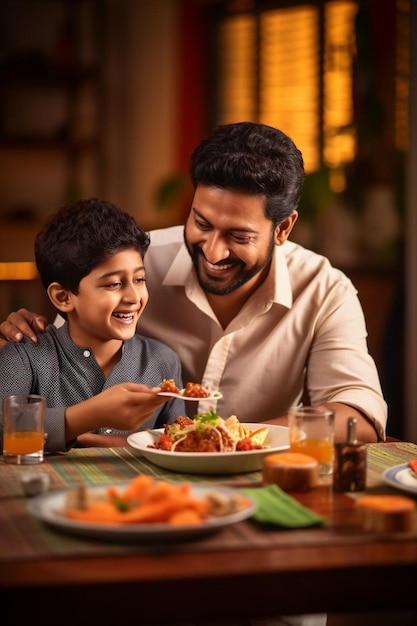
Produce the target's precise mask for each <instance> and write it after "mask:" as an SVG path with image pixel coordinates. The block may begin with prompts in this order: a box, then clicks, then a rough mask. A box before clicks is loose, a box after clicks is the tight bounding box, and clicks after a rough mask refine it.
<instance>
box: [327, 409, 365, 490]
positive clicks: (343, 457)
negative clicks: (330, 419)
mask: <svg viewBox="0 0 417 626" xmlns="http://www.w3.org/2000/svg"><path fill="white" fill-rule="evenodd" d="M365 487H366V445H365V444H364V443H361V442H359V441H358V440H357V439H356V418H354V417H349V418H348V422H347V441H344V442H343V443H336V444H335V459H334V470H333V489H334V490H335V491H364V489H365Z"/></svg>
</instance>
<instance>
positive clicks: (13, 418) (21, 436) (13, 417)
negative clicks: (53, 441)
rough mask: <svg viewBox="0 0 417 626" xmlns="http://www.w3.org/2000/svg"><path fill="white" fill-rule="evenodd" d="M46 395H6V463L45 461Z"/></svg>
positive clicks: (4, 401)
mask: <svg viewBox="0 0 417 626" xmlns="http://www.w3.org/2000/svg"><path fill="white" fill-rule="evenodd" d="M45 413H46V399H45V398H44V397H43V396H37V395H35V394H17V395H12V396H7V397H6V398H3V458H4V462H5V463H15V464H17V465H31V464H34V463H42V461H43V451H44V443H45Z"/></svg>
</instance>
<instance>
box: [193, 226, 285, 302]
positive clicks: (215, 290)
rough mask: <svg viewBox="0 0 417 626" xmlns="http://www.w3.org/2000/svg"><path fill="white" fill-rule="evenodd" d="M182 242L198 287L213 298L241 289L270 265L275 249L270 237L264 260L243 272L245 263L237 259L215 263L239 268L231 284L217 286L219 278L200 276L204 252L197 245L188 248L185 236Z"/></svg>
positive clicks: (272, 239)
mask: <svg viewBox="0 0 417 626" xmlns="http://www.w3.org/2000/svg"><path fill="white" fill-rule="evenodd" d="M184 241H185V245H186V247H187V250H188V253H189V255H190V257H191V260H192V263H193V267H194V270H195V273H196V275H197V280H198V282H199V284H200V287H201V288H202V289H203V291H206V292H207V293H211V294H213V295H215V296H227V295H228V294H229V293H232V292H233V291H236V289H239V287H242V285H244V284H246V283H247V282H248V281H250V280H251V279H252V278H253V277H254V276H256V275H257V274H259V273H260V272H262V270H264V269H265V268H266V267H267V266H268V265H269V264H270V262H271V259H272V255H273V252H274V247H275V244H274V237H273V236H272V238H271V242H270V245H269V248H268V251H267V254H266V256H265V258H264V260H263V261H260V262H258V263H256V264H255V265H253V266H252V267H251V268H249V269H246V270H245V268H246V265H245V263H243V261H240V260H239V259H229V258H228V259H224V260H222V261H219V263H217V264H216V265H222V264H225V263H227V264H228V265H233V266H235V267H236V266H240V268H241V272H240V274H239V275H238V276H237V277H236V278H235V279H234V280H232V281H231V282H228V283H227V284H226V285H218V284H216V282H220V281H221V280H222V279H221V277H219V279H216V277H212V276H210V278H209V279H207V278H204V277H203V276H202V275H201V272H200V267H199V257H200V256H201V257H203V258H205V256H204V252H203V250H202V249H201V247H200V246H198V245H194V246H192V247H190V246H189V245H188V242H187V240H186V239H185V236H184Z"/></svg>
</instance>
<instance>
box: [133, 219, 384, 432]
mask: <svg viewBox="0 0 417 626" xmlns="http://www.w3.org/2000/svg"><path fill="white" fill-rule="evenodd" d="M183 230H184V229H183V226H174V227H172V228H165V229H161V230H155V231H152V232H151V246H150V248H149V250H148V252H147V253H146V256H145V268H146V278H147V284H148V289H149V294H150V298H149V302H148V305H147V308H146V310H145V311H144V313H143V315H142V317H141V318H140V320H139V327H138V330H139V332H140V333H141V334H144V335H147V336H150V337H155V338H157V339H159V340H160V341H163V342H165V343H167V344H168V345H169V346H171V347H172V348H173V349H174V350H175V351H176V352H177V353H178V354H179V356H180V359H181V362H182V367H183V380H184V383H186V382H188V381H193V382H200V381H201V382H202V383H203V384H204V385H206V386H207V387H209V388H211V389H213V390H215V389H219V390H220V391H221V392H222V393H223V398H221V399H219V400H217V402H213V401H210V402H207V401H201V402H199V403H198V407H197V404H196V403H193V405H192V406H191V408H190V411H191V412H192V414H191V417H192V416H193V415H195V414H196V413H197V412H202V411H206V410H208V408H209V407H210V406H213V408H216V410H217V412H218V413H219V414H220V415H221V416H222V417H224V418H227V417H228V416H229V415H231V414H235V415H237V417H238V418H239V420H240V421H242V422H264V421H266V420H269V419H273V418H276V417H279V416H281V415H285V414H286V413H287V411H288V409H289V408H290V407H291V406H293V405H296V404H298V403H299V402H300V400H301V396H302V394H303V388H304V385H305V386H306V389H307V391H308V394H309V397H310V402H311V404H323V403H326V402H342V403H345V404H348V405H351V406H353V407H355V408H357V409H359V410H360V411H362V412H363V413H364V414H365V415H367V417H368V418H369V419H370V420H371V421H372V422H374V423H375V425H376V428H377V430H378V432H379V435H380V437H381V438H383V437H384V433H385V426H386V420H387V406H386V403H385V401H384V399H383V396H382V392H381V386H380V382H379V377H378V373H377V370H376V366H375V363H374V361H373V359H372V357H371V356H370V355H369V353H368V349H367V331H366V325H365V320H364V315H363V311H362V308H361V305H360V302H359V299H358V296H357V291H356V289H355V288H354V286H353V285H352V283H351V281H350V280H349V279H348V278H347V276H345V275H344V274H343V273H342V272H341V271H339V270H337V269H335V268H334V267H332V266H331V265H330V263H329V261H328V260H327V259H326V258H324V257H323V256H320V255H318V254H316V253H314V252H311V251H310V250H306V249H305V248H303V247H301V246H299V245H297V244H295V243H292V242H290V241H287V242H286V243H285V244H284V245H283V246H280V247H278V246H276V247H275V253H274V257H273V261H272V265H271V270H270V273H269V275H268V277H267V279H266V280H265V282H264V283H263V284H262V286H261V287H260V288H259V289H258V290H257V291H256V292H255V293H254V294H253V295H252V296H251V297H250V299H249V300H248V301H247V302H246V304H245V305H244V307H243V308H242V310H241V311H240V312H239V314H238V315H237V316H236V317H235V318H234V319H233V321H232V322H231V323H230V324H229V325H228V326H227V328H226V329H223V328H222V327H221V325H220V324H219V322H218V320H217V318H216V316H215V314H214V313H213V311H212V309H211V307H210V305H209V303H208V301H207V298H206V297H205V295H204V292H203V291H202V289H201V288H200V286H199V284H198V282H197V279H196V276H195V273H194V271H193V268H192V263H191V259H190V257H189V254H188V252H187V249H186V247H185V245H184V240H183ZM190 404H191V403H190Z"/></svg>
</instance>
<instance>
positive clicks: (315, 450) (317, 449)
mask: <svg viewBox="0 0 417 626" xmlns="http://www.w3.org/2000/svg"><path fill="white" fill-rule="evenodd" d="M290 450H291V452H301V453H302V454H309V455H310V456H312V457H314V458H315V459H317V461H318V462H319V463H320V464H322V463H331V462H332V461H333V444H332V442H331V441H327V440H325V439H299V440H298V441H291V443H290Z"/></svg>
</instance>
